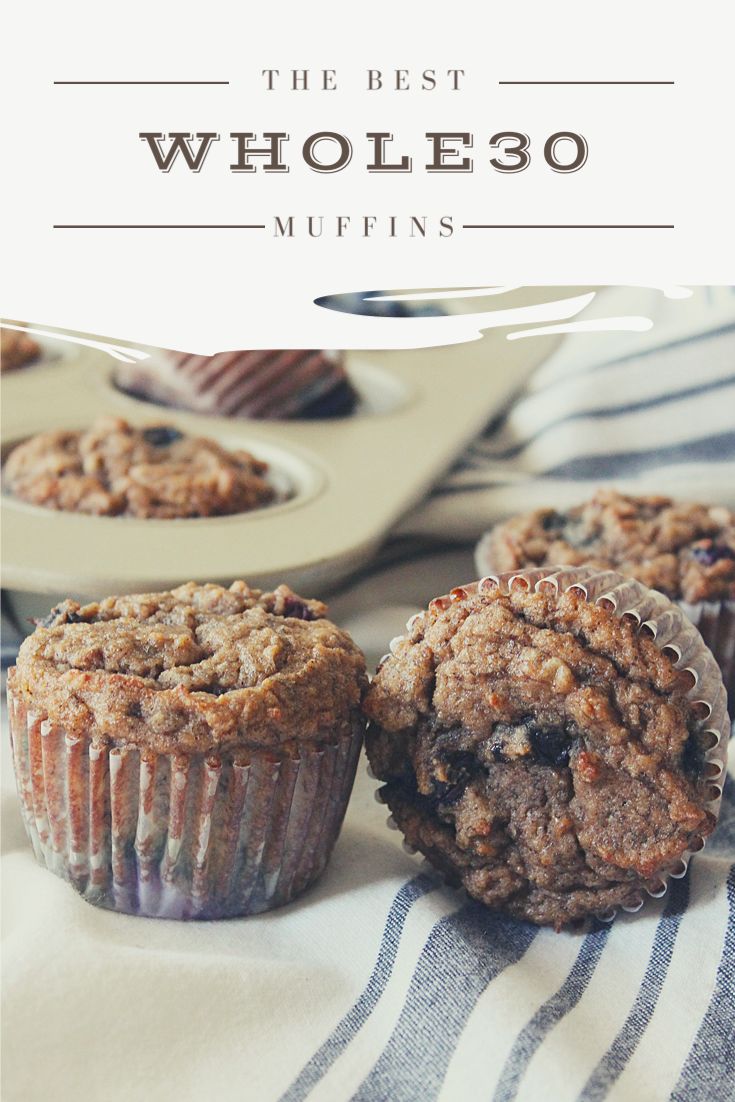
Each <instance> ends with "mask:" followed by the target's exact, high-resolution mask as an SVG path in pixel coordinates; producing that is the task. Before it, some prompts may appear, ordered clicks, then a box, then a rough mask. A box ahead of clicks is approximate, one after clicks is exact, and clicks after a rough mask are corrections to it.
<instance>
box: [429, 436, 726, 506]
mask: <svg viewBox="0 0 735 1102" xmlns="http://www.w3.org/2000/svg"><path fill="white" fill-rule="evenodd" d="M732 458H735V432H732V431H728V432H721V433H718V434H717V435H716V436H705V437H701V438H700V439H698V440H687V441H686V442H685V443H682V444H673V445H669V446H668V447H659V448H649V449H646V450H641V451H630V452H620V453H618V454H617V455H616V454H615V453H614V452H613V453H606V454H604V455H581V456H577V457H575V458H574V459H568V460H565V461H564V462H563V463H559V464H557V466H555V467H546V468H543V469H540V470H535V471H532V472H530V474H531V475H532V476H533V477H534V479H540V478H566V479H570V480H572V481H574V480H577V479H582V480H585V481H593V480H595V479H601V480H606V481H609V480H610V479H611V478H622V477H624V476H628V475H633V474H641V473H644V472H650V471H653V470H655V469H656V468H657V467H668V466H669V465H671V464H674V463H677V464H681V463H701V462H711V463H713V462H722V460H723V459H732ZM449 477H450V478H451V475H450V476H449ZM513 481H514V482H515V480H513ZM491 485H492V486H501V485H504V482H503V479H502V477H501V476H500V473H499V472H498V471H491V472H490V473H489V474H488V479H487V481H486V482H473V483H464V484H462V485H459V486H454V485H451V484H449V485H447V484H445V485H443V486H438V487H437V489H436V490H435V491H434V496H437V497H439V496H444V497H446V496H449V495H452V494H466V493H472V492H473V491H476V490H486V489H487V488H488V486H491Z"/></svg>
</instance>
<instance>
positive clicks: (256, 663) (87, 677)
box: [8, 581, 366, 918]
mask: <svg viewBox="0 0 735 1102" xmlns="http://www.w3.org/2000/svg"><path fill="white" fill-rule="evenodd" d="M325 612H326V609H325V606H324V605H322V604H320V603H319V602H318V601H310V600H304V599H302V598H301V597H299V596H297V595H296V594H294V593H292V592H291V590H290V589H289V588H288V587H286V586H279V587H278V588H277V589H276V590H275V591H274V592H273V593H262V592H260V591H259V590H257V589H251V588H249V586H247V585H246V584H245V583H244V582H241V581H238V582H234V583H233V584H232V585H231V586H230V587H229V589H225V588H223V587H222V586H219V585H196V584H194V583H193V582H189V583H188V584H186V585H182V586H180V587H179V588H178V589H174V590H172V591H170V592H163V593H146V594H137V595H133V596H123V597H109V598H107V599H106V600H103V601H101V602H99V603H95V604H89V605H85V606H84V607H80V606H79V604H77V603H76V602H75V601H71V600H68V601H64V602H63V603H62V604H60V605H58V606H57V607H56V608H54V609H53V610H52V611H51V613H50V614H49V616H48V617H47V618H46V619H45V620H43V621H41V622H39V623H38V625H37V627H36V630H35V632H34V633H33V634H32V635H31V636H29V637H28V638H27V639H26V640H25V642H24V643H23V644H22V646H21V648H20V652H19V655H18V660H17V664H16V666H15V667H14V668H13V669H11V670H10V671H9V675H8V701H9V715H10V729H11V738H12V744H13V759H14V765H15V772H16V779H17V784H18V792H19V795H20V799H21V809H22V813H23V818H24V821H25V825H26V829H27V831H28V835H29V837H30V840H31V843H32V845H33V850H34V853H35V855H36V858H37V859H38V861H39V862H40V863H41V864H42V865H45V866H46V867H47V868H49V869H51V870H52V871H53V872H55V873H57V875H59V876H61V877H63V878H64V879H65V880H68V881H69V882H70V883H71V884H72V885H73V886H74V887H75V888H76V890H77V891H78V892H80V893H81V894H82V895H83V896H84V898H85V899H87V900H89V901H90V902H91V903H96V904H98V905H99V906H102V907H107V908H110V909H112V910H117V911H125V912H128V913H131V914H140V915H149V916H161V917H168V918H223V917H227V916H234V915H246V914H252V913H255V912H259V911H265V910H268V909H270V908H271V907H277V906H280V905H281V904H283V903H287V902H288V901H289V900H291V899H293V898H294V896H296V895H297V894H298V893H299V892H301V891H302V890H303V889H304V888H305V887H307V885H309V884H310V883H312V882H313V881H314V880H315V879H316V877H317V876H319V874H320V873H321V871H322V870H323V869H324V867H325V865H326V863H327V861H328V859H329V856H330V853H331V851H332V848H333V846H334V843H335V841H336V838H337V835H338V833H339V829H340V825H341V822H342V818H343V816H344V813H345V809H346V806H347V801H348V799H349V795H350V790H351V788H352V783H353V779H354V773H355V765H356V762H357V757H358V754H359V750H360V744H361V741H362V734H363V726H364V721H363V719H362V717H361V713H360V700H361V696H362V694H363V691H364V689H365V685H366V675H365V662H364V658H363V655H362V653H361V652H360V651H359V650H358V648H357V647H356V646H355V644H354V643H353V642H352V640H351V639H350V638H349V636H348V635H347V634H346V633H345V632H343V631H340V630H339V629H338V628H337V627H335V625H334V624H332V623H330V622H329V621H328V620H326V619H325V618H324V615H325Z"/></svg>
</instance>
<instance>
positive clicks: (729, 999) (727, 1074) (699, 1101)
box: [671, 865, 735, 1102]
mask: <svg viewBox="0 0 735 1102" xmlns="http://www.w3.org/2000/svg"><path fill="white" fill-rule="evenodd" d="M727 901H728V906H729V912H728V922H727V930H726V932H725V941H724V945H723V947H722V957H721V959H720V964H719V967H718V969H717V975H716V977H715V987H714V991H713V993H712V998H711V999H710V1004H709V1007H708V1008H707V1012H706V1014H705V1015H704V1018H703V1019H702V1024H701V1025H700V1027H699V1030H698V1032H697V1036H696V1037H695V1038H694V1044H693V1045H692V1047H691V1049H690V1052H689V1055H688V1056H687V1059H686V1063H685V1064H684V1067H683V1069H682V1072H681V1075H680V1076H679V1081H678V1083H677V1084H676V1086H675V1088H674V1090H673V1092H672V1094H671V1102H726V1100H727V1099H732V1098H733V1097H735V865H733V866H732V867H731V869H730V875H729V877H728V879H727Z"/></svg>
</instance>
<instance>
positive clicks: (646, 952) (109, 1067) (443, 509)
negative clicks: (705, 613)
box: [3, 292, 735, 1102]
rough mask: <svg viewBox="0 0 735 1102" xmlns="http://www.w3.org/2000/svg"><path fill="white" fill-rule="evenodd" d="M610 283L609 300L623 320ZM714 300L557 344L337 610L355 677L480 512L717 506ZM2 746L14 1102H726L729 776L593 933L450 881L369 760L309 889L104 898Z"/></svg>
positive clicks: (730, 490)
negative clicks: (209, 920)
mask: <svg viewBox="0 0 735 1102" xmlns="http://www.w3.org/2000/svg"><path fill="white" fill-rule="evenodd" d="M621 293H622V292H610V296H609V299H608V300H607V301H603V300H604V297H605V296H600V309H601V310H603V311H604V310H607V311H608V312H609V313H610V314H620V313H627V312H630V308H629V306H627V305H625V304H623V305H620V304H619V303H617V302H616V301H615V296H616V295H619V294H621ZM641 293H642V292H641ZM723 296H724V297H723ZM650 298H651V301H653V299H654V296H653V294H651V296H650ZM710 298H711V301H708V295H707V294H706V293H705V292H702V293H701V294H699V295H698V299H699V301H698V303H697V302H695V303H694V305H695V306H697V311H695V314H696V317H697V319H698V320H697V323H696V325H694V324H692V326H691V329H690V331H689V332H688V333H687V332H684V333H682V332H681V329H679V330H676V329H675V328H673V329H672V327H671V325H669V324H668V323H662V324H661V326H660V327H658V329H657V327H656V326H655V325H654V329H653V330H652V331H651V332H649V333H647V334H645V335H644V336H643V337H641V334H640V333H638V334H635V335H634V336H631V334H620V333H617V334H599V333H597V334H585V335H582V334H575V336H574V337H571V338H569V340H568V341H567V343H566V344H565V345H564V347H563V348H562V350H561V351H560V352H559V353H558V354H557V355H555V356H554V357H553V359H551V360H549V361H548V363H547V364H546V365H545V366H544V367H543V368H542V369H541V370H540V371H539V372H538V374H537V375H536V377H535V378H534V379H532V380H531V382H530V384H529V385H528V387H527V389H526V391H525V392H524V394H523V395H521V396H520V397H519V399H518V401H517V402H516V403H515V404H514V405H513V407H512V409H511V410H509V411H508V412H507V413H506V414H505V415H504V416H503V417H502V418H500V419H499V420H498V421H497V422H496V424H495V425H494V426H493V427H492V429H491V431H489V432H488V434H487V435H486V436H485V437H484V438H483V439H482V440H480V441H478V442H477V444H476V445H475V446H474V447H473V448H472V449H471V450H470V451H469V453H468V454H467V456H466V457H465V458H464V459H463V460H462V462H461V463H460V464H458V466H457V467H456V469H455V470H454V471H452V472H451V473H450V474H449V475H448V477H447V478H446V480H445V481H444V482H443V483H442V484H441V486H440V487H439V488H438V490H437V492H436V493H435V494H434V495H432V497H431V498H430V499H429V500H428V501H427V502H425V503H424V504H423V505H422V506H421V507H420V508H418V509H416V510H415V511H414V512H413V514H412V515H411V516H410V517H408V518H407V519H406V521H405V522H404V524H403V525H402V526H401V535H402V537H403V538H402V539H400V540H396V541H394V542H393V543H392V544H391V545H390V547H389V548H388V549H387V550H386V552H385V553H384V554H383V555H382V556H381V558H380V560H379V561H378V563H376V564H375V566H374V568H373V569H372V570H370V571H366V572H365V573H364V574H363V575H362V576H361V577H360V578H358V579H355V580H353V581H352V582H351V583H350V584H349V586H347V587H345V589H344V590H343V591H342V592H341V593H339V594H338V595H337V596H336V597H335V598H333V600H332V601H331V604H330V608H331V613H332V615H333V616H334V618H335V619H336V620H338V621H339V622H341V623H343V624H344V625H345V626H346V627H348V628H349V629H350V630H351V631H352V632H353V634H354V635H355V638H356V639H357V641H358V642H359V643H360V645H361V646H363V648H364V649H365V651H366V653H367V654H368V658H369V661H370V662H371V663H374V662H375V660H376V659H377V658H378V657H379V656H380V654H382V653H383V651H384V650H385V647H386V641H387V640H388V639H390V638H391V636H393V635H395V634H398V633H399V632H400V631H401V630H402V628H403V625H404V623H405V620H406V618H407V617H408V616H409V615H410V614H411V613H412V612H414V611H415V610H416V608H417V607H419V606H422V605H424V604H425V603H426V602H427V601H428V600H429V599H430V598H431V597H432V596H434V595H436V594H437V593H445V592H447V591H448V589H450V588H451V587H452V586H453V585H455V584H457V583H460V582H464V581H468V580H470V579H471V578H472V577H473V575H474V566H473V557H472V552H473V543H474V540H475V538H476V537H477V536H479V534H480V533H481V532H482V531H483V530H484V528H485V527H486V526H487V525H488V524H489V523H490V522H491V521H492V520H493V519H495V518H496V517H499V516H501V515H504V514H506V513H509V512H512V511H514V510H517V509H526V508H531V507H533V506H535V505H540V504H545V503H547V502H550V503H551V504H567V503H571V502H573V501H575V500H578V499H580V498H582V497H584V496H585V495H586V494H587V492H588V491H589V490H590V489H592V488H593V487H594V486H596V485H598V484H599V482H600V481H602V480H605V481H614V483H615V484H616V485H623V486H625V485H632V486H636V487H645V488H648V489H652V490H653V489H659V488H662V489H664V490H671V491H673V492H675V493H676V494H678V496H687V495H691V496H693V497H696V498H700V499H701V498H711V499H712V500H723V501H727V502H730V503H731V504H733V500H732V499H733V494H734V493H735V462H734V461H735V423H734V419H733V414H734V413H735V357H734V355H733V349H734V348H735V316H734V315H735V296H731V295H729V294H728V295H724V293H721V294H712V295H711V296H710ZM659 299H660V296H658V298H657V300H656V301H658V300H659ZM674 305H675V306H676V307H677V310H676V311H672V316H673V314H675V313H676V314H677V316H680V315H678V310H679V308H680V306H681V303H675V304H674ZM728 309H729V311H730V317H729V320H728V318H727V311H728ZM636 310H637V312H640V308H639V307H636ZM708 319H712V323H711V324H710V321H708ZM664 322H665V319H664ZM713 330H716V331H713ZM641 340H644V341H645V352H644V354H642V353H641V350H640V346H639V350H638V351H637V352H636V351H635V348H634V347H633V346H632V342H633V341H635V342H640V341H641ZM625 342H629V343H628V344H627V345H626V344H625ZM662 345H663V346H665V347H662ZM654 346H656V347H654ZM611 359H612V361H613V362H610V360H611ZM3 754H4V755H5V758H4V770H3V852H4V857H3V876H4V881H5V883H4V894H5V897H6V901H7V902H6V906H5V915H4V930H3V936H4V950H3V972H4V976H3V986H4V1044H5V1053H4V1066H3V1077H4V1091H3V1098H4V1099H7V1100H8V1102H16V1100H17V1102H41V1100H43V1102H45V1100H46V1099H54V1102H67V1100H69V1102H71V1100H74V1102H78V1099H80V1098H89V1099H95V1100H96V1099H104V1100H105V1102H130V1100H137V1099H139V1098H145V1099H147V1100H149V1102H188V1100H191V1102H201V1100H202V1099H209V1098H217V1099H219V1100H220V1102H251V1100H252V1102H277V1100H281V1102H301V1100H308V1102H341V1100H347V1099H354V1100H359V1102H434V1100H437V1099H438V1100H441V1102H466V1100H467V1099H475V1098H477V1099H486V1100H487V1102H513V1100H518V1102H547V1100H550V1102H599V1100H602V1099H611V1100H619V1102H659V1100H661V1102H663V1100H667V1099H674V1100H676V1102H724V1100H726V1099H731V1098H733V1097H735V783H733V780H732V779H729V780H728V782H727V785H726V787H725V794H724V799H723V811H722V818H721V822H720V824H719V826H718V829H717V832H716V834H715V835H714V836H713V838H712V839H711V840H710V842H709V844H708V846H707V847H706V849H705V850H704V851H703V852H702V853H700V854H698V855H697V856H696V857H695V858H694V859H693V860H692V862H691V865H690V871H689V874H688V876H687V877H686V878H685V879H684V880H675V881H672V882H671V887H670V889H669V891H668V893H667V894H666V896H665V897H664V898H663V899H660V900H657V901H653V900H651V901H650V902H649V903H647V905H646V906H645V908H644V910H643V911H642V912H640V913H639V914H638V915H636V916H629V915H623V916H621V917H619V918H618V919H616V920H615V922H614V923H613V924H612V925H611V926H602V925H601V926H600V927H599V928H597V929H594V930H592V931H591V932H589V933H587V934H586V935H585V936H581V935H578V934H567V933H562V934H556V933H554V932H552V931H551V930H548V929H543V930H539V929H537V928H535V927H533V926H530V925H527V924H524V923H520V922H516V921H512V920H510V919H507V918H504V917H501V916H497V915H493V914H490V913H489V912H487V911H486V910H484V909H483V908H482V907H481V906H480V905H479V904H476V903H474V902H470V901H468V900H467V898H466V897H464V896H463V895H461V894H460V893H457V892H455V891H452V890H449V889H448V888H446V887H444V886H442V885H441V884H440V883H439V881H438V880H437V879H436V878H435V877H434V875H433V874H432V873H431V871H430V870H427V869H426V868H424V867H423V866H422V865H421V864H420V863H419V859H418V858H416V857H410V856H408V855H407V854H406V853H404V851H403V850H402V848H401V843H400V836H399V835H398V834H396V833H395V832H391V831H389V830H388V829H387V828H386V824H385V817H386V809H385V808H384V807H382V806H380V805H379V804H377V803H376V802H375V801H374V799H373V793H374V789H375V787H376V785H375V782H373V781H371V780H370V779H369V778H368V777H367V775H366V773H365V771H364V769H363V768H361V769H360V771H359V774H358V779H357V783H356V787H355V792H354V795H353V799H352V801H351V804H350V808H349V810H348V814H347V818H346V822H345V827H344V829H343V833H342V836H341V838H340V841H339V844H338V846H337V848H336V850H335V853H334V857H333V859H332V863H331V865H330V867H329V869H328V871H327V873H326V874H325V876H324V877H323V878H322V880H321V881H320V882H319V883H318V884H317V885H316V886H315V888H314V889H312V890H311V891H310V892H308V893H307V895H306V897H304V898H303V899H301V900H299V901H297V902H296V903H295V904H293V905H291V906H290V907H287V908H284V909H283V910H282V911H281V912H279V913H278V914H277V915H262V916H256V917H254V918H250V919H246V920H242V921H232V922H222V923H214V924H206V923H188V924H187V923H174V922H166V921H142V920H140V919H135V918H128V917H126V916H121V915H114V914H109V913H106V912H102V911H99V910H97V909H95V908H92V907H90V906H89V905H88V904H86V903H85V902H83V901H82V900H81V899H79V898H78V897H76V896H75V894H74V893H73V892H71V891H70V890H69V888H68V886H67V885H66V884H63V883H62V882H61V881H59V880H57V879H56V878H54V877H52V876H49V874H48V873H47V872H45V871H43V870H41V869H39V868H37V867H36V865H35V864H34V862H33V858H32V856H31V854H30V851H29V847H28V844H27V841H26V839H25V837H24V835H23V831H22V827H21V825H20V818H19V816H18V811H17V806H16V800H15V795H14V792H13V781H12V771H11V769H10V764H9V759H8V752H7V739H4V740H3Z"/></svg>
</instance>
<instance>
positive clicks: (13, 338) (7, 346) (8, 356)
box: [0, 327, 41, 371]
mask: <svg viewBox="0 0 735 1102" xmlns="http://www.w3.org/2000/svg"><path fill="white" fill-rule="evenodd" d="M40 355H41V345H40V344H39V343H38V341H36V340H34V339H33V337H32V336H31V335H30V333H26V332H24V331H23V330H21V329H6V328H5V327H0V371H17V370H18V368H19V367H25V366H26V365H27V364H32V363H35V362H36V360H38V359H39V357H40Z"/></svg>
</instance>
